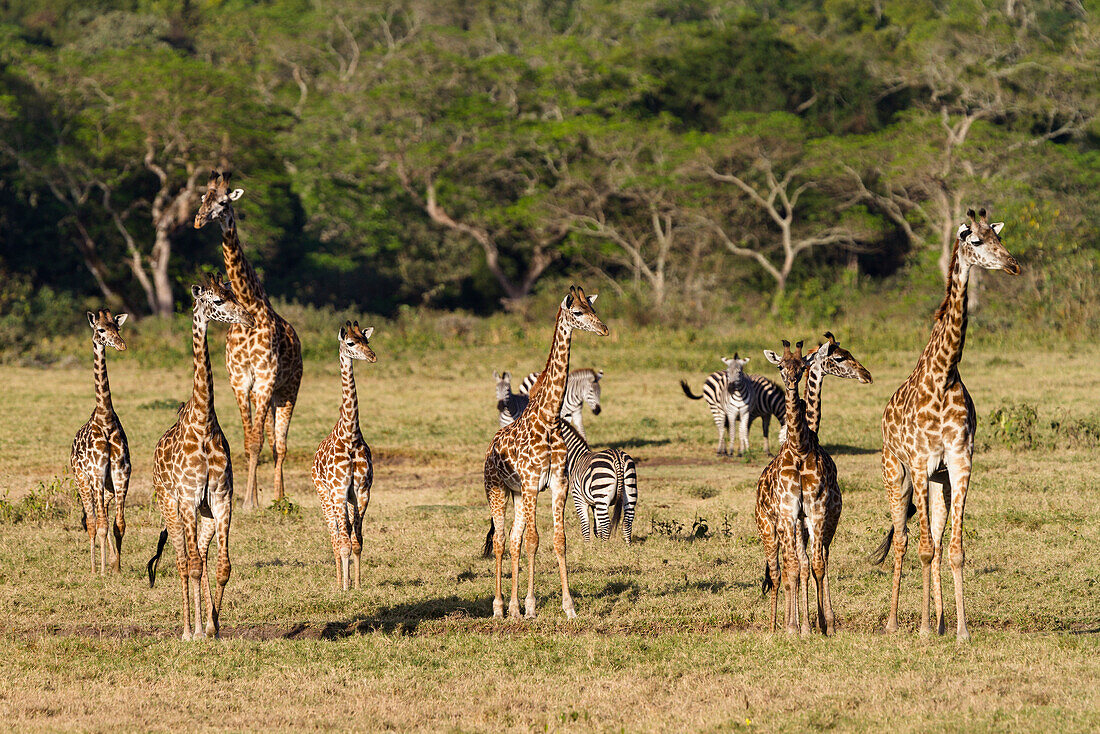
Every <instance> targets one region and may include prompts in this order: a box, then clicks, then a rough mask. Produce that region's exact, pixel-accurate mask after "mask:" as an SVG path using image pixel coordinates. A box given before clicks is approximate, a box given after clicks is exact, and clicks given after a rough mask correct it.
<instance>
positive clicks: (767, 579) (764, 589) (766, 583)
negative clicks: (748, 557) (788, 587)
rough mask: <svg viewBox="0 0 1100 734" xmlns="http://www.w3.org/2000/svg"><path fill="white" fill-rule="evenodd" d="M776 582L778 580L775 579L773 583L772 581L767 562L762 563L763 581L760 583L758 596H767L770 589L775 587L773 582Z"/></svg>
mask: <svg viewBox="0 0 1100 734" xmlns="http://www.w3.org/2000/svg"><path fill="white" fill-rule="evenodd" d="M778 580H779V579H775V581H773V580H772V572H771V569H770V568H769V567H768V562H767V561H764V579H763V581H761V583H760V595H761V596H767V595H768V592H769V591H771V589H772V587H773V586H775V582H776V581H778Z"/></svg>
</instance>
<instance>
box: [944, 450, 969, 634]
mask: <svg viewBox="0 0 1100 734" xmlns="http://www.w3.org/2000/svg"><path fill="white" fill-rule="evenodd" d="M970 467H971V457H970V453H969V451H967V452H965V453H964V454H962V455H961V456H958V457H954V456H953V457H951V458H950V459H949V461H948V464H947V470H948V472H949V473H950V475H951V541H950V545H949V546H948V553H949V555H950V558H951V576H952V581H953V582H954V587H955V616H956V628H955V641H956V642H969V641H970V632H969V630H967V628H966V607H965V606H964V605H963V563H964V562H965V560H966V554H965V553H963V534H962V531H963V511H964V510H965V508H966V491H967V489H969V488H970Z"/></svg>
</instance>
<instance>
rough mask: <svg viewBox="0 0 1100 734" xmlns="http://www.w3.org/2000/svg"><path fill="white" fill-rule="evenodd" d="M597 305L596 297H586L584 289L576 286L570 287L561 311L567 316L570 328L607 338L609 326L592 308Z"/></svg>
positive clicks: (563, 300) (566, 321) (566, 320)
mask: <svg viewBox="0 0 1100 734" xmlns="http://www.w3.org/2000/svg"><path fill="white" fill-rule="evenodd" d="M597 295H598V294H597ZM595 303H596V296H594V295H593V296H586V295H584V289H583V288H579V287H577V286H575V285H571V286H569V295H567V296H566V297H565V298H564V299H562V302H561V310H562V313H563V314H564V315H565V323H566V324H567V325H568V326H569V328H570V329H581V330H582V331H591V332H592V333H593V334H599V335H600V336H607V326H606V325H605V324H604V322H603V321H601V320H600V317H599V316H597V315H596V311H595V309H593V308H592V306H593V304H595Z"/></svg>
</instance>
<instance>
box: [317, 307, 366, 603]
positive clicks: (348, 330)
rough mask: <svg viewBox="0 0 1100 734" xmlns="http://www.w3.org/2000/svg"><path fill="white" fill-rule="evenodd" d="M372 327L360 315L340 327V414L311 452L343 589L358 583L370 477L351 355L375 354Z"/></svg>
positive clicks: (340, 584)
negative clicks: (363, 323) (362, 322)
mask: <svg viewBox="0 0 1100 734" xmlns="http://www.w3.org/2000/svg"><path fill="white" fill-rule="evenodd" d="M373 333H374V328H373V327H371V328H368V329H366V331H364V330H362V329H360V328H359V322H358V321H356V322H355V323H354V324H353V323H351V322H350V321H349V322H347V323H346V324H344V326H343V327H342V328H341V329H340V334H339V353H340V384H341V387H342V399H341V402H340V418H339V419H338V420H337V421H336V425H335V426H334V427H333V429H332V432H331V433H330V434H329V435H328V436H327V437H326V438H325V440H323V441H321V444H320V446H318V447H317V453H316V454H315V455H314V457H313V486H314V487H315V488H316V490H317V496H318V498H319V499H320V501H321V513H322V514H323V515H324V517H325V524H326V525H327V526H328V531H329V537H330V538H331V540H332V555H333V556H334V557H335V559H336V583H337V584H338V585H339V586H340V587H341V588H342V589H343V590H344V591H347V589H348V587H349V585H350V584H351V583H354V584H355V588H357V589H358V588H359V576H360V573H359V561H360V556H361V555H362V551H363V516H364V514H365V513H366V511H367V503H368V502H370V488H371V482H372V481H373V480H374V466H373V465H372V463H371V454H370V447H369V446H367V442H366V441H364V440H363V433H362V431H360V429H359V398H358V396H357V395H356V392H355V374H354V371H353V362H352V360H355V359H362V360H365V361H367V362H374V361H375V360H376V357H375V355H374V350H373V349H371V347H370V343H369V342H368V341H367V340H368V339H369V338H370V336H371V334H373ZM349 561H350V562H351V563H352V564H353V565H354V567H355V571H354V574H353V573H352V572H351V570H350V569H349V568H348V566H349Z"/></svg>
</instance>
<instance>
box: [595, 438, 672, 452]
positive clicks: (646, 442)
mask: <svg viewBox="0 0 1100 734" xmlns="http://www.w3.org/2000/svg"><path fill="white" fill-rule="evenodd" d="M669 443H672V440H671V439H668V438H628V439H626V440H625V441H612V442H611V443H608V444H606V447H607V448H609V449H623V450H624V451H625V450H626V449H636V448H640V447H642V446H664V445H665V444H669Z"/></svg>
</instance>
